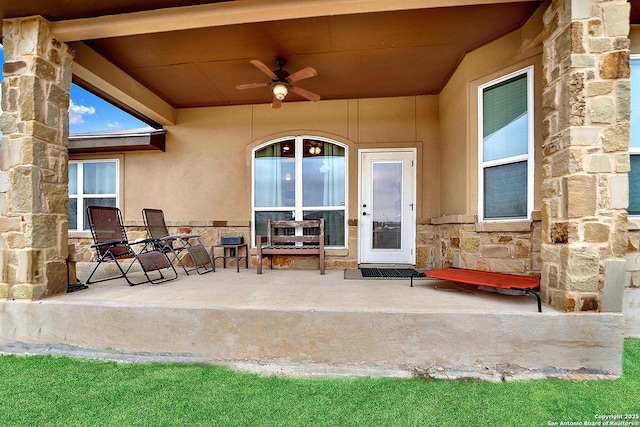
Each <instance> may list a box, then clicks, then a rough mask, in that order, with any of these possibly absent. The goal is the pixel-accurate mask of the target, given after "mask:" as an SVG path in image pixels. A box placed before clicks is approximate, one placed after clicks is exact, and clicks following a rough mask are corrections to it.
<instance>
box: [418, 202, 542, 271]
mask: <svg viewBox="0 0 640 427" xmlns="http://www.w3.org/2000/svg"><path fill="white" fill-rule="evenodd" d="M533 217H534V220H533V221H518V222H499V223H478V222H476V217H475V216H473V215H456V216H446V217H439V218H434V219H433V221H432V224H431V225H423V226H421V227H419V228H420V233H419V236H418V254H419V259H418V261H417V267H419V268H424V269H427V270H432V269H438V268H445V267H460V268H469V269H474V270H485V271H497V272H502V273H513V274H522V275H528V276H539V275H540V270H541V267H542V266H541V258H540V249H541V230H542V226H541V222H540V214H539V212H536V213H534V215H533Z"/></svg>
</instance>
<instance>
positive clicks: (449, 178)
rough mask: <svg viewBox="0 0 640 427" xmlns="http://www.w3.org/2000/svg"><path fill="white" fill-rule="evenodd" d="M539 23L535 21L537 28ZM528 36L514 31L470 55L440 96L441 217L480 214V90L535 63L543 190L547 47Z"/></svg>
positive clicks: (537, 204)
mask: <svg viewBox="0 0 640 427" xmlns="http://www.w3.org/2000/svg"><path fill="white" fill-rule="evenodd" d="M535 22H536V21H535V20H534V19H532V25H533V24H535ZM539 25H540V26H541V25H542V24H541V22H540V24H539ZM527 28H528V27H527ZM527 34H528V32H527V31H525V30H519V31H515V32H513V33H511V34H508V35H507V36H505V37H502V38H500V39H498V40H496V41H494V42H493V43H489V44H487V45H485V46H483V47H481V48H479V49H476V50H474V51H473V52H470V53H468V54H467V55H466V56H465V57H464V59H463V60H462V61H461V63H460V65H459V67H458V68H457V69H456V71H455V73H454V74H453V75H452V76H451V79H450V80H449V82H448V83H447V85H446V86H445V87H444V89H443V90H442V92H441V94H440V112H439V117H440V139H441V142H442V145H441V151H442V155H441V159H442V162H441V165H440V168H441V174H440V181H441V183H442V188H441V198H440V206H441V215H477V213H478V206H477V205H478V197H477V196H478V194H477V193H478V164H477V157H478V134H477V123H478V108H477V107H478V95H477V93H478V86H480V85H482V84H484V83H487V82H489V81H491V80H494V79H497V78H499V77H501V76H504V75H507V74H509V73H511V72H514V71H517V70H520V69H523V68H526V67H528V66H531V65H533V66H534V79H535V80H534V85H535V89H534V91H535V94H536V98H535V100H534V105H535V107H534V123H535V129H534V132H535V141H536V142H535V145H536V177H535V188H536V189H539V188H540V182H541V181H540V175H541V174H540V168H541V164H542V162H541V161H540V160H541V159H542V154H541V153H540V152H539V150H538V148H539V147H540V146H541V127H542V126H541V125H542V122H541V119H540V118H541V117H542V102H541V98H540V93H541V89H540V87H541V70H542V46H541V45H537V44H535V43H533V44H530V43H529V42H528V40H527V39H526V38H525V37H526V35H527ZM538 193H539V191H536V198H535V200H534V208H535V209H539V207H540V198H539V196H537V194H538Z"/></svg>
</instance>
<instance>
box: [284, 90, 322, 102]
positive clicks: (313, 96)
mask: <svg viewBox="0 0 640 427" xmlns="http://www.w3.org/2000/svg"><path fill="white" fill-rule="evenodd" d="M291 91H292V92H293V93H297V94H298V95H300V96H302V97H304V98H307V99H308V100H309V101H313V102H318V101H320V95H318V94H317V93H313V92H310V91H308V90H306V89H302V88H299V87H297V86H292V87H291Z"/></svg>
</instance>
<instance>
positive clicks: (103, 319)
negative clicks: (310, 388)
mask: <svg viewBox="0 0 640 427" xmlns="http://www.w3.org/2000/svg"><path fill="white" fill-rule="evenodd" d="M79 270H80V269H79ZM81 277H82V276H81ZM542 310H543V312H542V313H538V312H537V304H536V300H535V298H534V297H533V296H508V295H501V294H494V293H490V292H486V291H481V290H478V289H475V288H473V287H467V286H464V285H458V284H454V283H451V282H446V281H440V280H432V279H419V280H416V281H415V283H414V287H413V288H411V287H409V280H408V279H395V280H371V279H370V280H364V279H361V280H353V279H350V280H346V279H345V278H344V271H342V270H328V271H327V274H326V275H324V276H321V275H320V274H319V273H318V271H317V270H267V271H265V273H264V274H263V275H257V274H256V272H255V269H241V270H240V272H239V273H238V272H236V269H235V267H234V268H227V269H221V268H217V271H216V272H214V273H209V274H205V275H197V274H195V273H191V274H190V275H189V276H186V275H185V273H184V272H183V271H179V277H178V279H177V280H174V281H170V282H166V283H163V284H158V285H153V284H143V285H138V286H134V287H131V286H128V285H127V284H126V282H125V281H124V280H122V279H119V280H112V281H108V282H103V283H98V284H92V285H90V286H89V288H88V289H84V290H80V291H76V292H72V293H69V294H64V295H59V296H55V297H50V298H46V299H43V300H40V301H34V302H22V301H0V320H2V324H1V325H0V353H17V354H67V355H76V356H81V357H96V358H103V359H114V360H130V361H135V360H160V361H178V362H204V363H213V364H221V365H226V366H231V367H233V368H237V369H242V370H249V371H255V372H261V373H268V374H285V375H323V376H341V375H348V376H358V375H374V376H412V375H419V376H425V377H430V378H461V377H471V378H480V379H485V380H491V381H496V380H507V379H514V378H539V377H565V376H576V375H577V376H581V377H584V376H587V377H597V378H601V377H616V376H619V375H620V374H621V370H622V366H621V364H622V343H623V334H624V321H623V316H622V315H620V314H615V313H591V314H566V313H560V312H558V311H556V310H553V309H552V308H550V307H548V306H545V305H543V309H542Z"/></svg>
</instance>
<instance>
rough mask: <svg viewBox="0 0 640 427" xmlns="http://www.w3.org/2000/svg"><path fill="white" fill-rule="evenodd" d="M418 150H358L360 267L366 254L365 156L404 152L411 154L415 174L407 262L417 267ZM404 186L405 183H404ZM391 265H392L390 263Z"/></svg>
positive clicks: (409, 148)
mask: <svg viewBox="0 0 640 427" xmlns="http://www.w3.org/2000/svg"><path fill="white" fill-rule="evenodd" d="M417 151H418V150H417V148H411V147H406V148H363V149H359V150H358V206H357V207H356V209H357V215H358V233H357V234H358V255H357V257H358V259H357V261H358V265H360V264H363V262H362V258H363V252H364V247H363V239H362V233H363V229H362V203H363V202H362V197H363V195H362V188H363V185H362V184H363V182H362V177H363V156H364V154H368V153H374V154H381V153H399V152H404V153H410V154H411V158H412V166H413V172H412V174H411V180H412V184H413V188H412V191H411V198H412V200H413V209H412V210H411V224H412V229H413V236H412V237H411V242H412V245H411V246H412V247H411V254H410V259H409V261H408V262H407V263H408V264H411V265H415V263H416V235H417V224H416V218H417V203H416V201H417V169H418V168H417V166H418V165H417ZM403 185H404V183H403ZM390 264H391V263H390ZM393 264H403V263H399V262H394V263H393Z"/></svg>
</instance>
